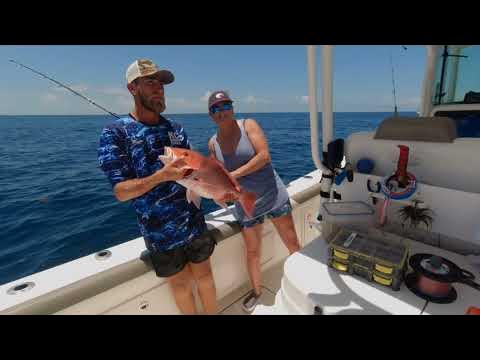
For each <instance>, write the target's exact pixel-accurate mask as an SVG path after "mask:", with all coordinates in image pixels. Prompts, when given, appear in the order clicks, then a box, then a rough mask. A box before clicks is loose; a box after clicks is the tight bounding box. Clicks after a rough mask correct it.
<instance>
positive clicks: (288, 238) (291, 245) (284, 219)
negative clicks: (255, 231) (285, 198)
mask: <svg viewBox="0 0 480 360" xmlns="http://www.w3.org/2000/svg"><path fill="white" fill-rule="evenodd" d="M271 220H272V223H273V225H275V228H276V229H277V231H278V234H279V235H280V237H281V238H282V241H283V243H284V244H285V246H286V247H287V249H288V251H289V252H290V254H293V253H294V252H295V251H298V250H300V243H299V242H298V237H297V233H296V231H295V224H294V222H293V217H292V213H289V214H287V215H283V216H280V217H277V218H272V219H271Z"/></svg>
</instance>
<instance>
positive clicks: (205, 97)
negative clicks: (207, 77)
mask: <svg viewBox="0 0 480 360" xmlns="http://www.w3.org/2000/svg"><path fill="white" fill-rule="evenodd" d="M210 95H212V91H210V90H208V91H207V92H206V93H205V95H203V96H202V97H201V98H200V101H203V102H207V101H208V98H209V97H210Z"/></svg>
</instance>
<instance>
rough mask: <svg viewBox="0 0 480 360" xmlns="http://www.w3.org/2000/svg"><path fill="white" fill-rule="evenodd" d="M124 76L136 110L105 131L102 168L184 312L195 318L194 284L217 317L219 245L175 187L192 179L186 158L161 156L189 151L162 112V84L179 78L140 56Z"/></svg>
mask: <svg viewBox="0 0 480 360" xmlns="http://www.w3.org/2000/svg"><path fill="white" fill-rule="evenodd" d="M126 77H127V83H128V85H127V88H128V90H129V91H130V94H132V96H133V99H134V102H135V109H134V110H133V112H131V113H130V114H129V115H128V117H124V118H121V119H118V120H116V121H114V122H113V123H112V124H109V125H107V126H106V127H105V128H104V129H103V132H102V135H101V137H100V147H99V150H98V159H99V162H100V167H101V169H102V170H103V171H104V172H105V174H106V175H107V177H108V179H109V181H110V183H111V184H112V186H113V190H114V193H115V196H116V197H117V199H118V200H120V201H128V200H132V202H133V207H134V208H135V211H136V214H137V218H138V224H139V227H140V231H141V233H142V235H143V237H144V239H145V244H146V246H147V248H148V250H149V251H150V258H151V260H152V265H153V267H154V269H155V272H156V274H157V276H159V277H167V278H168V282H169V283H170V285H171V288H172V291H173V295H174V298H175V301H176V303H177V306H178V308H179V309H180V311H181V312H182V313H184V314H196V313H197V309H196V306H195V301H194V296H193V292H192V284H191V280H192V279H193V280H195V281H196V282H197V287H198V292H199V295H200V299H201V301H202V305H203V308H204V310H205V313H207V314H215V313H216V312H217V302H216V289H215V284H214V281H213V276H212V271H211V267H210V260H209V257H210V255H211V254H212V253H213V249H214V247H215V241H214V240H213V239H212V238H210V237H209V236H207V235H206V234H205V231H206V224H205V219H204V216H203V214H202V212H201V211H200V210H198V209H197V208H196V206H195V205H194V204H193V203H190V204H189V203H188V202H187V200H186V189H185V188H184V187H182V186H181V185H179V184H178V183H176V182H175V180H178V179H181V178H183V177H184V176H185V175H187V174H186V171H185V170H183V169H182V165H183V164H184V163H183V159H181V158H180V159H177V160H176V161H175V162H173V163H171V164H169V165H165V166H164V165H163V163H162V162H161V161H160V160H159V159H158V156H159V155H163V153H164V147H165V146H172V147H182V148H187V149H188V148H190V144H189V141H188V138H187V134H186V133H185V131H184V129H183V127H182V126H181V125H180V124H178V123H175V122H173V121H171V120H168V119H166V118H165V117H163V116H162V115H161V113H162V112H164V111H165V108H166V105H165V93H164V85H167V84H171V83H172V82H173V81H174V76H173V74H172V73H171V72H170V71H168V70H161V69H159V67H158V66H157V65H155V64H154V63H153V62H152V61H151V60H147V59H139V60H136V61H134V62H133V63H132V64H131V65H130V66H129V67H128V69H127V73H126Z"/></svg>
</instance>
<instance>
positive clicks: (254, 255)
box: [208, 91, 300, 312]
mask: <svg viewBox="0 0 480 360" xmlns="http://www.w3.org/2000/svg"><path fill="white" fill-rule="evenodd" d="M208 110H209V115H210V117H211V118H212V119H213V121H214V122H215V123H216V124H217V125H218V132H217V134H215V135H214V136H213V137H212V138H211V139H210V141H209V143H208V147H209V150H210V154H211V156H212V157H214V158H216V159H218V160H219V161H221V162H223V163H224V165H225V167H226V169H227V170H228V171H229V172H230V173H231V175H232V176H233V177H234V178H236V179H237V180H238V181H239V183H240V185H241V186H242V188H243V189H245V190H247V191H251V192H254V193H255V194H256V195H257V201H256V203H255V213H254V216H253V217H252V218H249V217H248V216H247V215H246V214H245V212H244V211H243V208H242V206H241V205H240V204H239V203H237V202H235V208H234V216H235V218H236V219H237V221H238V222H239V223H240V226H241V227H242V234H243V238H244V240H245V246H246V256H247V267H248V272H249V275H250V281H251V283H252V287H253V290H252V291H250V292H249V294H248V295H247V296H246V297H245V299H244V301H243V308H244V310H245V311H247V312H251V311H253V309H254V308H255V306H256V305H257V303H258V300H259V297H260V295H261V293H262V288H261V270H260V249H261V240H262V224H263V222H264V219H265V216H267V217H269V218H270V219H271V220H272V223H273V224H274V226H275V228H276V229H277V231H278V233H279V234H280V237H281V238H282V240H283V243H284V244H285V246H286V247H287V248H288V250H289V252H290V254H292V253H294V252H295V251H298V250H299V249H300V245H299V242H298V238H297V234H296V232H295V225H294V223H293V218H292V214H291V213H292V206H291V204H290V199H289V196H288V193H287V189H286V188H285V185H284V184H283V182H282V180H281V179H280V177H279V176H278V174H277V173H276V171H275V170H274V168H273V166H272V164H271V157H270V152H269V149H268V143H267V139H266V138H265V135H264V133H263V131H262V128H261V127H260V125H259V124H258V123H257V122H256V121H255V120H254V119H241V120H236V119H235V116H234V112H233V100H232V99H230V97H229V96H228V94H227V93H226V92H225V91H215V92H214V93H213V94H212V95H211V96H210V98H209V100H208Z"/></svg>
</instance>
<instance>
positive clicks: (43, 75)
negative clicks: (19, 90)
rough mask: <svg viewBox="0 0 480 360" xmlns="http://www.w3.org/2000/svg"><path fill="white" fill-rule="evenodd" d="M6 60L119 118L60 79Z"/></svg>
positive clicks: (118, 117)
mask: <svg viewBox="0 0 480 360" xmlns="http://www.w3.org/2000/svg"><path fill="white" fill-rule="evenodd" d="M8 61H10V62H12V63H14V64H17V65H20V66H21V67H24V68H25V69H28V70H30V71H32V72H34V73H36V74H38V75H40V76H42V77H44V78H45V79H48V80H50V81H52V82H54V83H55V84H57V85H60V86H61V87H63V88H65V89H67V90H68V91H71V92H72V93H74V94H75V95H77V96H80V97H81V98H82V99H84V100H86V101H88V102H89V103H90V104H92V105H93V106H96V107H98V108H100V109H102V110H103V111H106V112H107V113H109V114H110V115H112V116H114V117H116V118H117V119H120V116H118V115H117V114H115V113H113V112H111V111H109V110H107V109H105V108H104V107H103V106H101V105H98V104H97V103H96V102H95V101H93V100H92V99H90V98H88V97H86V96H84V95H82V94H80V93H79V92H78V91H75V90H73V89H72V88H70V87H68V86H67V85H64V84H62V83H61V82H60V81H57V80H55V79H53V78H51V77H49V76H47V75H45V74H42V73H41V72H40V71H37V70H35V69H32V68H31V67H28V66H26V65H24V64H22V63H20V62H18V61H15V60H12V59H10V60H8Z"/></svg>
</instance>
